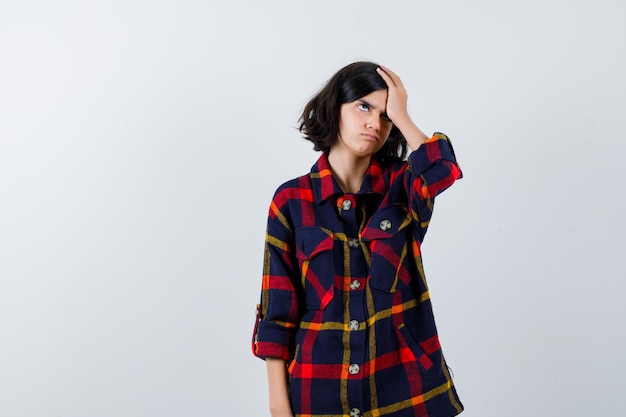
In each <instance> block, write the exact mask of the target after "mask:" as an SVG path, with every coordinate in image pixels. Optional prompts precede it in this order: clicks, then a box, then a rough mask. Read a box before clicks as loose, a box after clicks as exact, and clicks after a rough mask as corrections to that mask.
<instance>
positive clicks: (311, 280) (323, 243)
mask: <svg viewBox="0 0 626 417" xmlns="http://www.w3.org/2000/svg"><path fill="white" fill-rule="evenodd" d="M295 241H296V257H297V258H298V264H299V265H300V277H301V280H302V286H303V288H304V298H305V301H306V307H307V309H309V310H322V309H324V308H326V306H327V305H328V303H329V302H330V300H331V299H332V298H333V293H334V284H335V278H334V276H335V275H334V271H333V255H332V253H333V247H334V243H335V241H334V239H333V233H332V232H331V231H329V230H328V229H324V228H321V227H301V228H298V229H296V231H295Z"/></svg>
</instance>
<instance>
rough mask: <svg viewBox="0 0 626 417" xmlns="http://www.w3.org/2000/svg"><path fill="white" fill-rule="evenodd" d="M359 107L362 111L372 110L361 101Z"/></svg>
mask: <svg viewBox="0 0 626 417" xmlns="http://www.w3.org/2000/svg"><path fill="white" fill-rule="evenodd" d="M357 109H359V110H361V111H369V110H370V108H369V107H368V105H367V104H365V103H359V105H358V106H357Z"/></svg>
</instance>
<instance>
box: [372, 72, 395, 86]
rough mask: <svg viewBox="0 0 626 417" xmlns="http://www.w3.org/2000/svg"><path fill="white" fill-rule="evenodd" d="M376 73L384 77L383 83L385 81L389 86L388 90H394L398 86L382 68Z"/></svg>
mask: <svg viewBox="0 0 626 417" xmlns="http://www.w3.org/2000/svg"><path fill="white" fill-rule="evenodd" d="M376 72H378V74H379V75H380V76H381V77H382V79H383V81H385V84H387V87H388V88H392V87H395V86H396V84H395V83H394V82H393V79H392V78H391V77H390V76H389V74H387V73H386V72H385V70H383V69H382V67H378V68H376Z"/></svg>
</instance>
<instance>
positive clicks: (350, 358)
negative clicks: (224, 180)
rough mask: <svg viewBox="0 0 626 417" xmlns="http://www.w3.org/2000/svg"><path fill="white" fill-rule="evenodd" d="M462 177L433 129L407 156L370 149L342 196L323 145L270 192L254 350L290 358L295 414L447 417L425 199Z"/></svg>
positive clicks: (446, 378) (451, 400)
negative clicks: (395, 158) (424, 250)
mask: <svg viewBox="0 0 626 417" xmlns="http://www.w3.org/2000/svg"><path fill="white" fill-rule="evenodd" d="M460 177H461V171H460V169H459V166H458V165H457V162H456V158H455V156H454V151H453V149H452V145H451V144H450V140H449V139H448V137H447V136H445V135H443V134H440V133H437V134H435V135H434V136H433V137H432V138H431V139H429V140H428V141H427V142H426V143H425V144H424V145H422V146H420V147H419V148H418V149H417V150H416V151H414V152H412V153H411V154H410V155H409V159H408V160H407V161H406V162H401V163H396V164H394V165H392V166H391V167H382V166H381V165H380V164H379V163H378V161H377V160H376V158H372V162H371V164H370V167H369V168H368V171H367V173H366V175H365V178H364V180H363V184H362V187H361V190H360V191H359V192H358V193H356V194H352V193H347V194H346V193H343V192H342V191H341V189H340V187H339V186H338V185H337V183H336V182H335V181H334V179H333V177H332V174H331V171H330V166H329V164H328V159H327V156H326V155H325V154H322V155H321V156H320V158H319V160H318V161H317V163H316V164H315V165H314V166H313V168H312V169H311V173H310V174H308V175H304V176H302V177H299V178H296V179H294V180H291V181H289V182H287V183H285V184H283V185H282V186H281V187H279V189H278V190H277V191H276V194H275V195H274V198H273V200H272V203H271V206H270V210H269V218H268V226H267V237H266V245H265V258H264V268H263V283H262V293H261V303H260V305H259V308H258V314H257V323H256V326H255V331H254V340H253V351H254V354H255V355H256V356H258V357H260V358H267V357H276V358H282V359H284V360H285V361H286V362H287V363H288V371H289V392H290V398H291V405H292V408H293V411H294V414H295V415H296V416H300V417H322V416H325V417H335V416H336V417H339V416H356V417H359V416H360V417H374V416H390V417H409V416H411V417H417V416H422V417H426V416H430V417H435V416H436V417H450V416H454V415H457V414H459V413H460V412H461V411H462V410H463V406H462V405H461V402H460V401H459V398H458V396H457V394H456V390H455V388H454V385H453V382H452V379H451V377H450V374H449V372H448V367H447V365H446V362H445V359H444V357H443V354H442V351H441V346H440V345H439V339H438V337H437V329H436V327H435V321H434V317H433V311H432V306H431V301H430V294H429V292H428V286H427V284H426V279H425V277H424V270H423V267H422V259H421V252H420V246H421V243H422V241H423V239H424V235H425V233H426V230H427V228H428V224H429V221H430V218H431V215H432V211H433V203H434V198H435V196H437V195H438V194H439V193H441V192H442V191H443V190H445V189H446V188H448V187H449V186H450V185H452V183H453V182H454V181H455V180H456V179H458V178H460Z"/></svg>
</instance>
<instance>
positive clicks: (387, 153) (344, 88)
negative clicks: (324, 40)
mask: <svg viewBox="0 0 626 417" xmlns="http://www.w3.org/2000/svg"><path fill="white" fill-rule="evenodd" d="M378 67H379V65H378V64H375V63H373V62H364V61H360V62H353V63H352V64H349V65H347V66H345V67H343V68H342V69H340V70H339V71H337V73H336V74H335V75H333V76H332V77H331V78H330V80H328V82H327V83H326V85H325V86H324V87H323V88H322V89H321V90H320V91H319V92H318V93H317V94H316V95H315V96H314V97H313V98H312V99H311V100H309V102H308V103H307V104H306V106H305V107H304V111H303V112H302V116H300V120H299V123H300V127H299V130H300V132H301V133H302V135H303V136H304V138H305V139H306V140H310V141H311V142H313V145H314V146H313V149H315V150H316V151H322V152H328V151H329V150H330V147H331V146H332V145H333V143H335V141H336V140H337V137H338V136H339V117H340V110H341V105H342V104H344V103H351V102H353V101H355V100H358V99H360V98H361V97H363V96H366V95H368V94H370V93H372V92H374V91H377V90H387V84H386V83H385V80H383V78H382V77H381V76H380V75H379V74H378V72H376V69H377V68H378ZM406 154H407V142H406V139H405V138H404V136H403V135H402V133H401V132H400V129H398V128H397V127H396V126H393V127H392V128H391V132H389V136H388V138H387V141H386V142H385V144H384V145H383V147H382V148H381V149H380V150H379V151H378V152H377V153H376V155H377V157H378V160H379V161H380V162H381V163H382V164H384V165H390V164H392V163H393V162H397V161H402V160H404V159H405V158H406Z"/></svg>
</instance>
